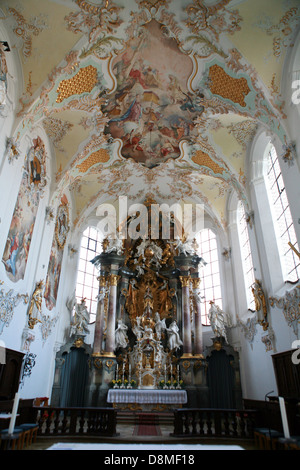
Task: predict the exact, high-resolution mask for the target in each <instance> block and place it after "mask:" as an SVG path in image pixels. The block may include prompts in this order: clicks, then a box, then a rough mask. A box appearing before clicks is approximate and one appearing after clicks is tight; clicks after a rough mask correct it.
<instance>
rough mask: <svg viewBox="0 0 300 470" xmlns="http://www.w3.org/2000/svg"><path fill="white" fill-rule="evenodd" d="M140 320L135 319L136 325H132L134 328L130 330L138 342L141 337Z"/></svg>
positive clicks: (138, 318) (139, 318)
mask: <svg viewBox="0 0 300 470" xmlns="http://www.w3.org/2000/svg"><path fill="white" fill-rule="evenodd" d="M141 319H142V317H136V319H135V320H136V324H135V325H134V327H133V328H132V331H133V333H134V334H135V336H136V337H137V339H138V340H140V339H141V338H142V336H143V331H144V329H143V327H142V325H141Z"/></svg>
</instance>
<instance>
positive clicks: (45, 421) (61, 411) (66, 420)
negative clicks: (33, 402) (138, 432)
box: [32, 406, 117, 436]
mask: <svg viewBox="0 0 300 470" xmlns="http://www.w3.org/2000/svg"><path fill="white" fill-rule="evenodd" d="M32 418H33V419H32V421H33V422H35V423H37V424H38V426H39V430H38V435H39V436H66V435H69V436H92V435H94V436H115V435H116V424H117V413H116V411H115V410H114V409H113V408H57V407H51V406H49V407H43V406H41V407H33V417H32Z"/></svg>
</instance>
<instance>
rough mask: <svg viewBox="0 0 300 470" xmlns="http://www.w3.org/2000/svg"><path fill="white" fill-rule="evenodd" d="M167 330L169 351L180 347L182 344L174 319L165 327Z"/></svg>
mask: <svg viewBox="0 0 300 470" xmlns="http://www.w3.org/2000/svg"><path fill="white" fill-rule="evenodd" d="M166 330H167V332H168V346H169V349H170V351H172V350H173V349H175V350H177V349H179V348H180V346H182V345H183V342H182V341H181V339H180V336H179V328H178V326H177V323H176V320H174V321H173V322H172V323H171V325H170V326H169V328H166Z"/></svg>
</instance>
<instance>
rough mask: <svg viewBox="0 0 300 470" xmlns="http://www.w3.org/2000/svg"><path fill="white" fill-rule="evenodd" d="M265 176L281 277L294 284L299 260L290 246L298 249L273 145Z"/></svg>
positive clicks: (298, 268) (299, 273) (298, 271)
mask: <svg viewBox="0 0 300 470" xmlns="http://www.w3.org/2000/svg"><path fill="white" fill-rule="evenodd" d="M266 176H267V177H266V181H267V189H268V194H269V198H270V202H271V211H272V215H273V220H274V229H275V233H276V238H277V243H278V249H279V253H280V257H281V262H282V270H283V277H284V280H285V281H290V282H296V281H297V280H298V279H299V277H300V260H299V258H298V256H297V255H296V254H295V252H294V251H293V249H292V248H291V245H292V246H293V247H295V248H296V250H297V251H299V247H298V243H297V237H296V233H295V229H294V225H293V219H292V215H291V211H290V207H289V202H288V198H287V194H286V190H285V186H284V181H283V177H282V174H281V169H280V165H279V161H278V156H277V153H276V150H275V147H274V146H273V145H270V148H269V150H268V159H267V175H266Z"/></svg>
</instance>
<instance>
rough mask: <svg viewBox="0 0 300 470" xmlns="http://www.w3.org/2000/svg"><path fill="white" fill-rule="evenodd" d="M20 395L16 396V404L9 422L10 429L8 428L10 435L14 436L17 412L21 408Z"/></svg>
mask: <svg viewBox="0 0 300 470" xmlns="http://www.w3.org/2000/svg"><path fill="white" fill-rule="evenodd" d="M19 399H20V398H19V394H18V393H16V394H15V399H14V404H13V409H12V413H11V418H10V422H9V428H8V434H13V432H14V428H15V422H16V417H17V411H18V407H19Z"/></svg>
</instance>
